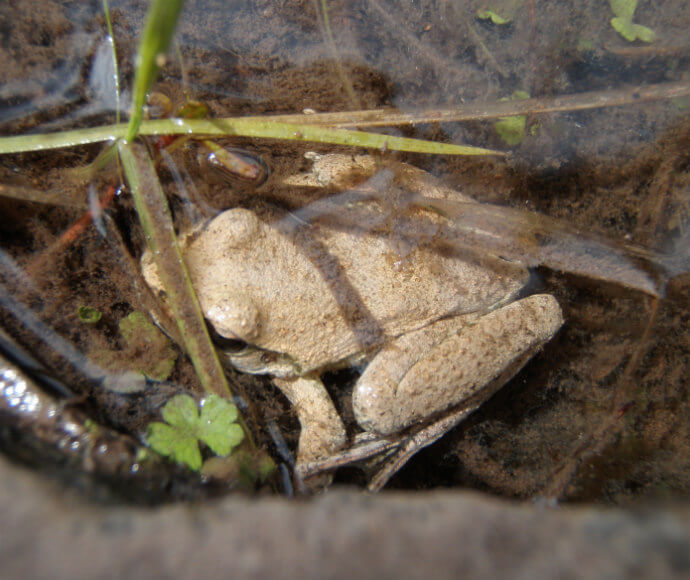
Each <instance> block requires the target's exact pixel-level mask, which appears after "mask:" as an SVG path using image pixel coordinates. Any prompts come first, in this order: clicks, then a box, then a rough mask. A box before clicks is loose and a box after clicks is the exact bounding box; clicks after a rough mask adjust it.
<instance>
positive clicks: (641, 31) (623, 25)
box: [611, 17, 656, 42]
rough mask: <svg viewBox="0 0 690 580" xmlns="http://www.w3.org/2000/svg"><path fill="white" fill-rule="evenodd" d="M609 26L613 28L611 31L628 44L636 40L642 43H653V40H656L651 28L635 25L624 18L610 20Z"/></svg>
mask: <svg viewBox="0 0 690 580" xmlns="http://www.w3.org/2000/svg"><path fill="white" fill-rule="evenodd" d="M611 26H613V29H614V30H615V31H616V32H617V33H618V34H620V35H621V36H622V37H623V38H625V40H627V41H629V42H635V41H636V40H641V41H642V42H654V39H655V38H656V34H655V33H654V31H653V30H652V29H651V28H647V27H646V26H642V25H641V24H635V23H634V22H632V21H630V20H628V19H625V18H619V17H615V18H612V19H611Z"/></svg>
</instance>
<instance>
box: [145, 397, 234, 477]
mask: <svg viewBox="0 0 690 580" xmlns="http://www.w3.org/2000/svg"><path fill="white" fill-rule="evenodd" d="M161 414H162V416H163V419H164V420H165V423H160V422H157V421H156V422H153V423H150V424H149V426H148V431H147V437H148V442H149V446H150V447H151V448H152V449H153V450H154V451H156V452H158V453H160V454H161V455H166V456H168V457H171V458H172V459H173V460H174V461H176V462H178V463H182V464H184V465H186V466H188V467H189V468H191V469H193V470H195V471H199V470H200V469H201V465H202V457H201V452H200V450H199V444H198V442H199V441H202V442H203V443H205V444H206V445H208V447H209V448H210V449H211V451H213V453H215V454H216V455H220V456H227V455H229V454H230V453H231V452H232V450H233V449H234V448H235V447H237V445H239V444H240V443H241V442H242V439H243V438H244V433H243V431H242V428H241V427H240V426H239V425H238V424H237V419H238V416H239V415H238V412H237V407H236V406H235V405H234V404H233V403H231V402H230V401H228V400H226V399H223V398H222V397H219V396H218V395H209V396H208V397H206V399H205V400H204V402H203V405H202V407H201V415H199V410H198V407H197V404H196V401H195V400H194V399H193V398H192V397H190V396H189V395H176V396H175V397H173V398H172V399H170V400H169V401H168V402H167V403H166V404H165V407H163V410H162V413H161Z"/></svg>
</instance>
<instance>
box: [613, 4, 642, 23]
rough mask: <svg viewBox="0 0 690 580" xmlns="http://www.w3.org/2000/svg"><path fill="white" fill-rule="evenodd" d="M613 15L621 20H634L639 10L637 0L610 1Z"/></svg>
mask: <svg viewBox="0 0 690 580" xmlns="http://www.w3.org/2000/svg"><path fill="white" fill-rule="evenodd" d="M609 5H610V6H611V10H612V11H613V13H614V14H615V15H616V16H618V17H619V18H622V19H625V20H632V17H633V15H634V14H635V8H637V0H609Z"/></svg>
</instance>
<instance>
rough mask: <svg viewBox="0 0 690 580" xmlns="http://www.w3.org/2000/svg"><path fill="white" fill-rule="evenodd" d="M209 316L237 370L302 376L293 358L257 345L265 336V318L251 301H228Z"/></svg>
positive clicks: (217, 338) (221, 302)
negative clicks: (262, 326) (263, 330)
mask: <svg viewBox="0 0 690 580" xmlns="http://www.w3.org/2000/svg"><path fill="white" fill-rule="evenodd" d="M205 314H206V320H207V321H208V323H209V324H210V326H211V327H212V329H213V331H214V332H213V334H214V342H215V343H216V344H217V346H218V348H219V349H220V350H221V351H222V352H223V354H224V355H225V358H226V360H227V361H228V362H229V363H230V364H231V365H232V366H233V367H235V368H236V369H237V370H239V371H242V372H244V373H250V374H265V373H268V374H271V375H273V376H275V377H282V378H287V377H293V376H296V375H299V374H301V369H300V368H299V365H298V364H297V363H296V361H294V360H293V359H292V358H291V357H290V356H289V355H286V354H281V353H277V352H274V351H271V350H266V349H263V348H261V347H259V346H256V345H255V341H257V340H258V339H259V338H260V334H261V317H260V314H259V309H258V308H257V307H256V305H255V304H254V303H253V302H252V300H251V298H249V297H247V296H244V297H239V296H237V297H224V298H223V299H222V300H218V301H217V302H216V303H214V305H213V306H212V307H209V308H208V309H207V310H206V311H205Z"/></svg>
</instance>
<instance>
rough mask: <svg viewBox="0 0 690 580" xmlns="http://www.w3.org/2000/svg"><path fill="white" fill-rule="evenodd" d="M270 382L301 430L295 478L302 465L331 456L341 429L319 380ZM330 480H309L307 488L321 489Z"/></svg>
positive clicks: (338, 444)
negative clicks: (276, 389)
mask: <svg viewBox="0 0 690 580" xmlns="http://www.w3.org/2000/svg"><path fill="white" fill-rule="evenodd" d="M274 382H275V384H276V386H277V387H278V388H279V389H280V390H281V391H282V392H283V394H284V395H285V396H286V397H287V398H288V400H289V401H290V403H291V404H292V406H293V408H294V409H295V411H296V412H297V418H298V419H299V422H300V426H301V429H302V430H301V432H300V436H299V446H298V450H297V468H296V472H297V475H298V476H299V475H300V470H301V466H302V465H306V464H311V463H314V462H317V461H319V460H322V459H324V458H327V457H331V456H332V455H333V454H335V453H336V452H337V451H339V450H340V449H341V448H342V447H343V446H344V445H345V441H346V437H345V426H344V425H343V422H342V419H341V418H340V415H338V411H336V409H335V406H334V405H333V401H332V400H331V398H330V396H329V395H328V392H327V391H326V388H325V387H324V386H323V383H322V382H321V381H320V380H319V379H316V378H305V377H300V378H297V379H293V380H289V379H274ZM322 473H323V472H322ZM330 480H331V476H330V475H329V476H324V477H320V478H316V479H312V480H311V481H310V482H309V487H311V488H312V489H319V488H323V487H325V486H327V485H328V484H329V483H330Z"/></svg>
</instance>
